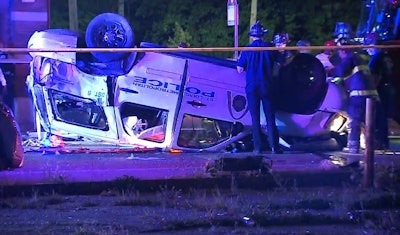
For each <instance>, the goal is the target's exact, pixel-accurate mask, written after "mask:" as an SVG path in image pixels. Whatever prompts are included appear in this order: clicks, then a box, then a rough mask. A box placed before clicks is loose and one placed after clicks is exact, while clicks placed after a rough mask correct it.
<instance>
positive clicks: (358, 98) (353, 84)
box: [330, 50, 378, 153]
mask: <svg viewBox="0 0 400 235" xmlns="http://www.w3.org/2000/svg"><path fill="white" fill-rule="evenodd" d="M346 53H347V55H346V56H345V58H342V61H341V62H340V63H339V64H338V65H337V66H336V67H335V68H333V69H332V70H331V71H330V76H332V77H338V78H340V79H336V81H342V82H343V84H344V87H345V88H346V89H347V91H348V93H349V106H348V110H347V112H348V114H349V116H350V119H351V120H350V126H349V127H350V133H349V137H348V146H347V147H348V148H349V151H350V152H352V153H358V152H359V150H360V134H361V124H362V123H363V121H364V118H365V111H366V99H367V97H376V98H377V97H378V93H377V91H376V89H375V85H374V83H373V79H372V76H371V73H370V70H369V67H368V60H366V58H365V57H363V56H362V55H360V54H359V53H356V52H353V51H350V50H347V52H346Z"/></svg>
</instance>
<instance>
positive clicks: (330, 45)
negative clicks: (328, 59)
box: [324, 40, 335, 47]
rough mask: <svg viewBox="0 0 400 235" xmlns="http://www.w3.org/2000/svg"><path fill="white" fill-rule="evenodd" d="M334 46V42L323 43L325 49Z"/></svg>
mask: <svg viewBox="0 0 400 235" xmlns="http://www.w3.org/2000/svg"><path fill="white" fill-rule="evenodd" d="M334 45H335V42H334V41H333V40H329V41H326V42H324V46H326V47H333V46H334Z"/></svg>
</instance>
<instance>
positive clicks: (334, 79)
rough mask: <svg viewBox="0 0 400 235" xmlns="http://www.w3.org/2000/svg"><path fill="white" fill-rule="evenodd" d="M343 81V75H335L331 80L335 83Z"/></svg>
mask: <svg viewBox="0 0 400 235" xmlns="http://www.w3.org/2000/svg"><path fill="white" fill-rule="evenodd" d="M342 81H343V78H341V77H334V78H332V79H331V82H333V83H335V84H339V83H341V82H342Z"/></svg>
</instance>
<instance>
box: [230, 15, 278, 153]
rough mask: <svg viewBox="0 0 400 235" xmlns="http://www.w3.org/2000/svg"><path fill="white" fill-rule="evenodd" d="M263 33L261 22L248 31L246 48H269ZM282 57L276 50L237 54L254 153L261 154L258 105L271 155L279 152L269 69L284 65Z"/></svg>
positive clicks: (272, 85)
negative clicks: (243, 76) (243, 75)
mask: <svg viewBox="0 0 400 235" xmlns="http://www.w3.org/2000/svg"><path fill="white" fill-rule="evenodd" d="M266 32H267V30H264V28H263V26H262V24H261V23H260V21H257V22H256V23H255V24H254V25H253V26H252V27H251V29H250V31H249V33H248V34H249V36H250V38H251V40H252V42H251V43H250V44H248V45H247V46H248V47H271V46H272V44H270V43H267V42H265V41H264V40H263V36H264V34H265V33H266ZM284 60H285V59H284V57H283V55H282V54H281V53H279V52H278V51H269V50H259V51H243V52H242V53H241V54H240V57H239V60H238V63H237V71H238V73H242V72H243V71H246V97H247V101H248V107H249V111H250V115H251V120H252V132H253V133H252V134H253V147H254V148H253V149H254V151H253V152H254V153H255V154H259V153H261V151H262V140H261V124H260V122H261V120H260V104H262V107H263V111H264V115H265V117H266V120H267V131H268V141H269V146H270V148H271V150H272V153H277V154H279V153H282V150H281V148H280V146H279V133H278V129H277V126H276V123H275V111H276V110H275V109H276V107H275V106H276V101H275V99H276V95H275V91H276V89H275V86H276V82H275V81H274V79H273V75H272V70H273V66H274V63H275V62H278V63H283V62H284Z"/></svg>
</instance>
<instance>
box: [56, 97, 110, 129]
mask: <svg viewBox="0 0 400 235" xmlns="http://www.w3.org/2000/svg"><path fill="white" fill-rule="evenodd" d="M49 94H50V99H51V102H52V103H53V105H52V107H53V109H54V115H55V119H56V120H59V121H64V122H67V123H71V124H76V125H80V126H84V127H89V128H93V129H101V130H108V124H107V118H106V115H105V113H104V110H103V108H102V107H100V106H98V105H96V103H95V102H94V101H93V100H91V99H85V98H82V97H78V96H74V95H70V94H66V93H63V92H59V91H56V90H49Z"/></svg>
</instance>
